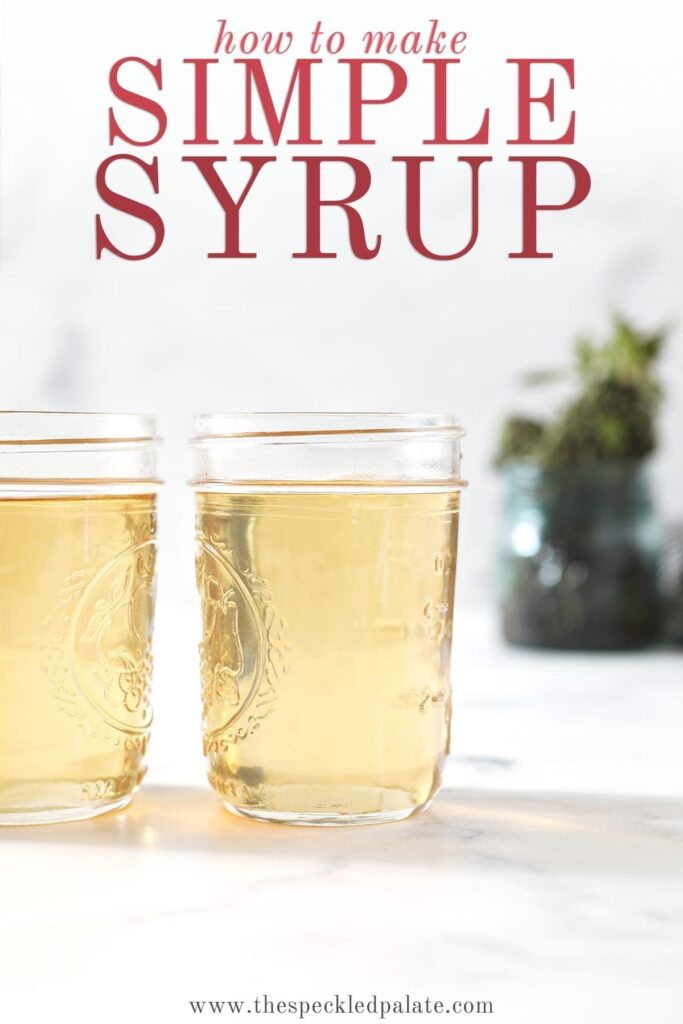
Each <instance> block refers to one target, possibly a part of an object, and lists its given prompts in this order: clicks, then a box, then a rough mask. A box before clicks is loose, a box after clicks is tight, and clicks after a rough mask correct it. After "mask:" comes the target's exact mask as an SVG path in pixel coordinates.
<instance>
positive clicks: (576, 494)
mask: <svg viewBox="0 0 683 1024" xmlns="http://www.w3.org/2000/svg"><path fill="white" fill-rule="evenodd" d="M503 475H504V482H505V497H504V505H503V521H502V530H501V538H500V547H499V567H500V598H501V607H502V617H503V632H504V635H505V638H506V639H507V640H509V641H510V642H511V643H514V644H523V645H529V646H533V647H558V648H575V649H579V650H581V649H586V650H589V649H603V650H610V649H613V650H616V649H622V648H629V647H637V646H639V645H642V644H645V643H648V642H649V641H652V640H653V639H654V638H655V637H656V635H657V631H658V619H659V595H658V563H659V551H660V531H659V524H658V520H657V517H656V515H655V509H654V503H653V500H652V492H651V488H650V483H649V479H648V474H647V466H646V464H645V463H644V462H643V461H641V460H634V461H632V462H613V463H605V464H602V465H599V466H598V465H596V466H587V467H582V468H579V469H563V470H554V471H547V470H542V469H539V467H537V466H535V465H532V464H528V463H521V462H520V463H517V464H513V465H510V466H508V467H506V469H505V470H504V474H503Z"/></svg>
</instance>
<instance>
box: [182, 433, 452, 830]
mask: <svg viewBox="0 0 683 1024" xmlns="http://www.w3.org/2000/svg"><path fill="white" fill-rule="evenodd" d="M462 433H463V431H462V429H461V428H460V426H459V425H458V423H457V421H456V420H454V419H453V418H451V417H449V416H443V417H442V416H419V415H399V414H389V413H379V414H352V413H347V414H343V413H342V414H298V413H282V414H280V413H278V414H271V413H255V414H251V415H235V416H202V417H200V418H199V419H198V420H197V421H196V437H195V439H194V441H193V448H194V466H195V476H194V480H193V484H194V486H195V488H196V503H197V584H198V589H199V595H200V599H201V606H202V616H203V636H202V641H201V645H200V660H201V678H202V695H203V726H204V749H205V753H206V756H207V758H208V762H209V779H210V782H211V784H212V786H213V787H214V789H215V790H216V791H217V792H218V794H219V795H220V797H221V799H222V800H223V802H224V804H225V806H226V807H227V808H228V809H229V810H231V811H233V812H234V813H236V814H241V815H246V816H249V817H254V818H260V819H264V820H267V821H279V822H289V823H291V824H303V825H307V824H317V825H345V824H362V823H366V822H383V821H393V820H396V819H399V818H405V817H407V816H408V815H410V814H412V813H413V812H414V811H417V810H419V809H421V808H423V807H425V806H426V805H427V804H428V803H429V801H430V800H431V799H432V797H433V796H434V794H435V792H436V790H437V789H438V787H439V783H440V778H441V769H442V764H443V761H444V757H445V754H446V752H447V749H448V737H449V722H450V707H451V704H450V652H451V633H452V617H453V588H454V580H455V562H456V540H457V523H458V507H459V491H460V488H461V486H462V481H461V479H460V447H459V445H460V437H461V435H462Z"/></svg>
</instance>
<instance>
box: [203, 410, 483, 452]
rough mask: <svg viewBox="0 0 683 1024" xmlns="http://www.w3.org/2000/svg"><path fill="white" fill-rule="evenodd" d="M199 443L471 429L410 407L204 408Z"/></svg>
mask: <svg viewBox="0 0 683 1024" xmlns="http://www.w3.org/2000/svg"><path fill="white" fill-rule="evenodd" d="M194 427H195V436H194V438H193V439H192V442H191V443H192V444H193V445H201V444H202V443H204V442H207V441H209V442H210V441H214V440H222V441H229V440H235V441H239V440H251V441H259V440H263V441H267V442H269V443H277V442H278V441H281V442H282V443H288V442H289V443H292V441H293V439H305V440H306V443H307V444H308V443H315V442H316V441H318V442H327V443H329V442H330V441H333V440H334V439H335V438H337V439H342V438H358V437H359V435H363V436H367V435H372V437H373V440H374V441H379V440H382V439H385V438H386V440H396V435H405V434H410V435H414V434H419V435H424V434H431V435H433V434H447V435H448V436H450V437H453V438H454V439H456V438H460V437H462V436H463V435H464V434H465V430H464V428H463V427H462V425H461V423H460V421H459V419H458V417H457V416H454V415H452V414H450V413H445V414H444V413H406V412H242V413H240V412H237V413H204V414H202V415H200V416H197V417H196V418H195V421H194Z"/></svg>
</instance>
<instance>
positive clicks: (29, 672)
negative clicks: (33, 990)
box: [0, 412, 158, 825]
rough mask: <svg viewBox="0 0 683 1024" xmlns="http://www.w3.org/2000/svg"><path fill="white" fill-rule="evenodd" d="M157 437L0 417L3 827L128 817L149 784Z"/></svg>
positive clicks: (130, 429)
mask: <svg viewBox="0 0 683 1024" xmlns="http://www.w3.org/2000/svg"><path fill="white" fill-rule="evenodd" d="M155 434H156V431H155V424H154V421H153V420H151V419H147V418H146V417H140V416H127V415H99V414H96V413H73V414H70V413H69V414H67V413H44V412H39V413H33V412H0V610H1V614H0V706H1V708H2V713H1V714H0V824H5V825H7V824H10V825H11V824H35V823H39V822H52V821H68V820H74V819H79V818H89V817H91V816H93V815H96V814H100V813H102V812H104V811H108V810H111V809H112V808H115V807H122V806H123V805H124V804H126V803H127V802H128V801H129V800H130V798H131V795H132V794H133V792H134V791H135V789H136V788H137V786H138V784H139V783H140V780H141V779H142V777H143V775H144V771H145V763H144V762H145V751H146V747H147V738H148V734H149V727H150V722H151V718H152V712H151V707H150V701H149V683H150V675H151V668H152V655H151V642H152V621H153V609H154V565H155V530H156V496H155V495H156V491H157V484H158V481H157V477H156V450H157V439H156V436H155Z"/></svg>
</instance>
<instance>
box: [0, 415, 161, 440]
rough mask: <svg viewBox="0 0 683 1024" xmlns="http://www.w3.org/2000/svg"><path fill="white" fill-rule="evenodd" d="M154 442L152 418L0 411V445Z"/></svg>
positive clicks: (154, 421) (154, 433)
mask: <svg viewBox="0 0 683 1024" xmlns="http://www.w3.org/2000/svg"><path fill="white" fill-rule="evenodd" d="M158 440H159V438H158V435H157V421H156V418H155V417H154V416H148V415H142V414H138V413H118V412H117V413H109V412H104V413H103V412H60V411H51V410H42V409H41V410H31V409H0V445H46V444H50V445H52V444H65V445H90V444H116V443H118V442H126V443H128V444H130V443H134V442H136V441H138V442H146V443H149V442H157V441H158Z"/></svg>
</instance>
